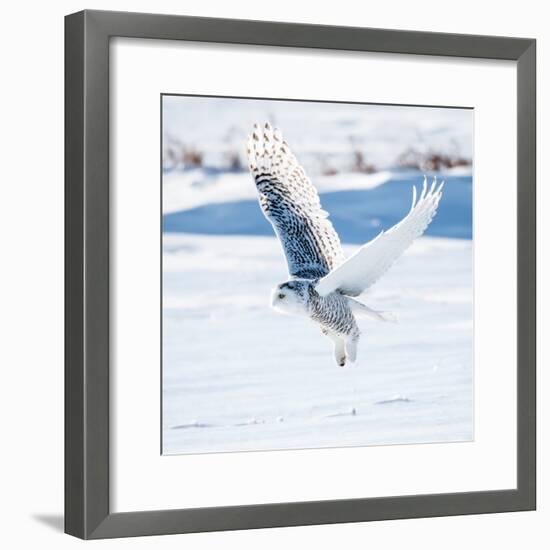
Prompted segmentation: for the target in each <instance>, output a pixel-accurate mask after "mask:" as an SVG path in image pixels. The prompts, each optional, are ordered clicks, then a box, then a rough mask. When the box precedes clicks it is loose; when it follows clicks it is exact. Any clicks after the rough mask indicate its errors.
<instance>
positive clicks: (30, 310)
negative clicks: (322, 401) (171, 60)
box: [0, 0, 550, 550]
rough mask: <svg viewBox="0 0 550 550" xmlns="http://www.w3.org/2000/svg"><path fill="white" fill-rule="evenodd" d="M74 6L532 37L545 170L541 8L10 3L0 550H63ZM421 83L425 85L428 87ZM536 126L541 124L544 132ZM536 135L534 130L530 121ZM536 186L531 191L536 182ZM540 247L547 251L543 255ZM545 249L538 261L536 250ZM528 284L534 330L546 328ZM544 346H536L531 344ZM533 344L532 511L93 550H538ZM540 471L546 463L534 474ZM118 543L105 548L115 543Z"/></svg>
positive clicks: (542, 380)
mask: <svg viewBox="0 0 550 550" xmlns="http://www.w3.org/2000/svg"><path fill="white" fill-rule="evenodd" d="M83 8H93V9H111V10H126V11H142V12H163V13H176V14H187V15H203V16H216V17H234V18H242V19H264V20H279V21H299V22H304V23H326V24H334V25H359V26H370V27H382V28H384V27H385V28H396V29H413V30H426V31H446V32H462V33H479V34H497V35H506V36H527V37H534V38H537V40H538V59H539V63H538V71H539V72H538V83H539V89H538V97H539V105H538V108H539V143H538V150H539V183H540V182H543V181H544V180H545V177H547V175H548V173H549V171H550V167H549V165H548V161H547V159H546V158H544V153H545V150H547V148H548V131H547V128H548V127H549V124H548V123H549V120H548V118H549V116H550V115H549V112H550V110H549V109H548V108H547V106H546V104H545V102H544V97H548V94H549V90H550V86H549V79H550V66H549V57H550V31H549V30H548V25H547V23H546V24H545V23H544V21H545V20H546V18H545V15H546V14H545V11H546V10H545V5H544V3H543V2H539V1H537V0H524V1H523V2H522V3H521V4H518V5H516V4H514V5H510V6H507V5H506V4H504V3H502V2H496V1H494V0H492V1H490V2H484V3H481V2H479V1H472V0H460V2H457V1H455V2H447V3H442V2H441V1H440V0H434V1H432V0H417V1H415V2H410V1H408V0H393V1H390V2H385V3H379V2H376V3H361V2H356V1H354V0H339V2H330V3H329V2H326V3H320V2H315V3H313V2H310V1H305V0H304V1H302V2H297V1H296V0H278V1H277V2H258V1H257V0H256V1H254V0H232V1H231V2H227V1H224V0H201V1H196V0H187V1H186V2H178V1H174V0H171V1H157V2H153V1H147V0H133V1H124V0H111V1H109V2H107V1H98V0H90V1H89V2H77V1H69V0H64V1H59V2H56V3H45V2H44V3H42V2H38V1H35V2H30V1H20V2H17V3H16V2H10V3H7V4H6V5H5V6H4V7H3V9H2V21H3V25H2V33H1V34H0V40H1V41H2V47H1V49H0V52H1V53H0V55H1V59H2V63H1V65H0V67H1V73H0V74H1V81H2V85H1V87H0V94H1V100H0V128H1V133H0V140H1V143H0V159H1V160H0V185H1V199H0V224H1V228H0V235H1V249H0V250H1V258H2V269H1V271H0V280H1V283H0V320H1V326H0V329H1V332H0V333H1V334H2V340H1V342H2V344H1V346H0V354H1V359H0V368H1V371H0V372H1V374H2V378H1V384H0V422H1V432H0V434H1V441H2V451H1V453H0V462H1V467H0V508H1V511H0V518H1V519H2V521H1V523H2V530H1V532H0V537H1V538H2V541H3V543H4V544H5V546H6V547H7V548H33V547H38V545H40V548H50V547H51V548H66V547H67V548H72V547H76V546H77V545H79V544H81V543H80V541H78V540H76V539H73V538H71V537H68V536H66V535H63V534H62V510H63V16H64V15H65V14H67V13H71V12H74V11H78V10H80V9H83ZM428 84H429V85H431V84H433V83H428ZM545 123H546V124H545ZM543 125H544V126H545V127H544V128H541V127H542V126H543ZM540 187H541V188H542V187H543V186H542V185H540ZM548 200H550V199H548V193H547V192H546V189H541V191H540V192H539V229H540V237H539V281H544V280H545V279H546V280H548V279H549V276H550V255H549V253H548V247H547V246H545V243H546V242H547V241H546V237H548V236H549V232H550V221H549V218H548V217H546V219H544V218H543V215H542V214H543V212H545V205H547V207H550V204H547V203H548ZM543 248H546V250H545V251H544V250H543ZM544 252H545V253H544ZM549 296H550V293H549V292H548V288H547V287H546V288H543V285H542V284H540V285H539V334H540V335H541V337H543V335H544V333H545V332H546V330H547V326H548V313H547V311H548V309H549V306H550V298H549ZM542 339H543V338H541V340H542ZM543 344H544V345H542V344H541V345H540V347H539V365H540V367H541V368H539V510H538V511H537V512H530V513H514V514H499V515H486V516H470V517H458V518H438V519H419V520H404V521H398V522H395V521H394V522H379V523H370V524H350V525H337V526H319V527H300V528H287V529H272V530H261V531H243V532H232V533H215V534H199V535H186V536H171V537H154V538H142V539H127V540H119V541H102V542H97V543H93V544H95V545H98V546H99V547H102V548H114V547H117V548H119V547H125V546H126V547H127V546H128V545H132V547H135V548H145V547H150V548H176V547H181V546H182V545H186V547H187V548H193V549H195V548H217V547H219V546H220V545H223V547H225V548H239V549H247V548H266V549H269V548H281V547H290V548H294V547H317V548H334V547H335V546H346V545H352V544H353V545H356V544H358V545H360V546H363V547H364V546H366V545H368V546H369V547H385V548H398V547H407V548H422V549H424V550H429V549H432V548H433V549H435V548H437V549H440V548H442V547H443V548H446V549H448V550H452V549H454V548H463V547H465V546H467V545H472V544H473V545H475V546H476V547H480V548H483V547H485V546H488V545H490V546H491V547H494V548H499V550H500V549H502V550H504V549H508V548H510V549H511V548H517V547H520V546H526V547H529V548H534V549H538V548H546V545H547V543H544V539H547V538H548V522H549V521H550V495H549V491H550V482H549V479H550V476H549V475H548V474H547V469H548V466H547V464H548V456H549V455H550V453H549V452H548V451H549V443H550V436H549V435H548V431H547V430H546V425H547V423H548V421H549V420H550V406H549V405H548V403H547V402H546V401H545V400H544V396H545V395H546V394H547V392H548V390H549V389H550V387H549V384H550V383H549V378H548V377H547V375H546V373H545V372H544V368H543V367H544V364H545V363H546V362H547V359H548V355H549V352H550V349H549V347H548V339H547V338H546V342H544V343H543ZM545 462H546V467H545ZM115 545H116V546H115Z"/></svg>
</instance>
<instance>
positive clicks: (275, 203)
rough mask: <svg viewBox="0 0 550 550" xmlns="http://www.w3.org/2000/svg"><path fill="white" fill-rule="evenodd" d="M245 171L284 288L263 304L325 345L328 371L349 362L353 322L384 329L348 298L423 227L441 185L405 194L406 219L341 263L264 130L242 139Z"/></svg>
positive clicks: (308, 187)
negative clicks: (315, 329) (309, 325)
mask: <svg viewBox="0 0 550 550" xmlns="http://www.w3.org/2000/svg"><path fill="white" fill-rule="evenodd" d="M247 153H248V161H249V168H250V171H251V173H252V176H253V177H254V181H255V183H256V189H257V191H258V198H259V202H260V206H261V208H262V211H263V213H264V215H265V217H266V218H267V219H268V220H269V221H270V222H271V224H272V226H273V229H274V230H275V233H276V235H277V237H278V238H279V241H280V242H281V245H282V247H283V251H284V254H285V256H286V261H287V264H288V272H289V280H288V281H286V282H284V283H281V284H279V285H277V286H276V287H275V288H274V289H273V292H272V296H271V304H272V306H273V307H274V308H275V309H276V310H277V311H279V312H282V313H290V314H297V315H304V316H306V317H309V318H310V319H312V320H313V321H314V322H315V323H317V324H318V325H319V326H320V327H321V331H322V332H323V334H324V335H325V336H327V337H328V338H329V339H330V340H332V342H333V345H334V358H335V360H336V363H337V364H338V365H339V366H341V367H343V366H344V365H345V364H346V361H350V362H355V360H356V357H357V344H358V342H359V337H360V331H359V327H358V326H357V321H356V319H355V317H356V316H365V317H370V318H372V319H376V320H380V321H388V320H390V319H391V318H392V317H391V315H390V314H386V313H383V312H379V311H375V310H374V309H371V308H369V307H368V306H366V305H365V304H363V303H361V302H359V301H358V300H356V299H355V297H357V296H359V295H360V294H361V293H362V292H363V291H364V290H366V289H367V288H369V287H370V286H371V285H372V284H374V283H375V282H376V281H377V280H378V279H379V278H380V277H381V276H382V275H383V274H384V273H385V272H386V271H387V270H388V268H389V267H390V266H391V265H392V264H393V263H394V261H395V260H396V259H397V258H398V257H399V256H401V254H402V253H403V252H404V251H405V250H406V249H407V248H408V247H409V246H410V245H411V243H412V242H413V241H414V240H415V239H416V238H417V237H419V236H420V235H422V233H424V231H425V229H426V228H427V227H428V225H429V224H430V222H431V221H432V218H433V217H434V215H435V213H436V210H437V206H438V204H439V200H440V199H441V193H442V188H443V183H441V184H440V185H439V186H437V185H436V180H435V179H434V181H433V183H432V185H431V186H430V187H429V188H428V186H427V184H426V178H424V184H423V187H422V192H421V194H420V197H419V198H418V200H417V196H416V187H413V198H412V206H411V209H410V211H409V213H408V214H407V215H406V216H405V217H404V218H403V219H402V220H401V221H400V222H399V223H398V224H396V225H394V226H393V227H392V228H391V229H389V230H388V231H382V232H381V233H380V234H379V235H378V236H377V237H375V238H374V239H373V240H371V241H370V242H368V243H366V244H364V245H363V246H362V247H361V248H360V249H359V250H358V251H357V252H356V253H355V254H353V255H352V256H351V257H349V258H348V259H347V260H344V256H343V253H342V248H341V246H340V239H339V238H338V234H337V233H336V231H335V230H334V227H333V226H332V223H331V222H330V220H329V219H328V213H327V212H325V211H324V210H323V209H322V208H321V202H320V200H319V195H318V194H317V191H316V189H315V187H314V186H313V184H312V183H311V181H310V179H309V178H308V177H307V175H306V173H305V171H304V169H303V168H302V167H301V166H300V165H299V164H298V161H297V160H296V157H295V156H294V154H293V153H292V151H291V150H290V148H289V146H288V143H287V142H286V141H284V139H283V136H282V134H281V132H280V130H278V129H277V128H275V129H272V128H271V126H270V124H269V123H266V124H265V125H264V126H263V127H261V128H260V127H259V126H258V125H257V124H256V125H254V130H253V132H252V134H251V135H250V136H249V138H248V144H247Z"/></svg>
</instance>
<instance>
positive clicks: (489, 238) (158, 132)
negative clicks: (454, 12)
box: [65, 11, 536, 538]
mask: <svg viewBox="0 0 550 550" xmlns="http://www.w3.org/2000/svg"><path fill="white" fill-rule="evenodd" d="M535 103H536V98H535V41H534V40H530V39H518V38H503V37H490V36H466V35H449V34H439V33H421V32H410V31H392V30H380V29H361V28H346V27H329V26H317V25H301V24H288V23H284V24H283V23H271V22H257V21H242V20H223V19H209V18H196V17H184V16H168V15H148V14H132V13H118V12H98V11H84V12H79V13H76V14H73V15H69V16H67V18H66V153H65V154H66V365H65V368H66V393H65V395H66V510H65V512H66V532H67V533H70V534H72V535H75V536H78V537H81V538H107V537H123V536H138V535H150V534H165V533H166V534H167V533H186V532H197V531H213V530H226V529H248V528H261V527H276V526H288V525H312V524H321V523H337V522H352V521H369V520H381V519H399V518H411V517H429V516H441V515H458V514H475V513H490V512H503V511H515V510H532V509H534V508H535V479H536V476H535V320H536V315H535V182H536V174H535V154H536V150H535V135H536V134H535Z"/></svg>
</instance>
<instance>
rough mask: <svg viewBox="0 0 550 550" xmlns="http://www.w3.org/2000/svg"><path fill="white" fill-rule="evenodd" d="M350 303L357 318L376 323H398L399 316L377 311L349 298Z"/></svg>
mask: <svg viewBox="0 0 550 550" xmlns="http://www.w3.org/2000/svg"><path fill="white" fill-rule="evenodd" d="M348 303H349V305H350V307H351V310H352V311H353V313H355V315H357V317H368V318H369V319H374V320H375V321H384V322H388V323H396V322H397V316H396V315H394V314H393V313H390V312H388V311H377V310H375V309H372V308H370V307H368V306H366V305H365V304H363V303H361V302H359V301H358V300H354V299H353V298H350V297H349V296H348Z"/></svg>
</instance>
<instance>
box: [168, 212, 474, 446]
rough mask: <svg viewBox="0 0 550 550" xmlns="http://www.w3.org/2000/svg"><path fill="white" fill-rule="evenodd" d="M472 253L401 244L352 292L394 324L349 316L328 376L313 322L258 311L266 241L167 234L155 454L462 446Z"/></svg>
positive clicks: (441, 243) (268, 269) (272, 264)
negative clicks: (346, 352)
mask: <svg viewBox="0 0 550 550" xmlns="http://www.w3.org/2000/svg"><path fill="white" fill-rule="evenodd" d="M266 223H267V222H266ZM344 248H345V253H346V254H350V253H352V252H353V251H354V249H355V248H356V247H350V246H345V247H344ZM471 254H472V247H471V242H470V241H467V240H458V239H454V240H453V239H441V238H429V237H423V238H421V239H419V240H418V241H417V242H416V243H415V244H413V246H412V247H411V248H410V249H409V250H408V251H407V252H406V253H405V255H404V256H403V257H402V258H401V259H400V260H398V262H397V263H396V264H395V265H394V266H393V267H392V269H391V270H390V271H389V272H388V273H387V274H386V276H385V277H384V278H383V279H381V281H380V282H379V283H377V284H376V285H375V286H374V287H373V288H372V290H371V291H370V292H368V293H367V294H365V295H364V296H363V297H362V298H363V300H364V301H365V302H366V303H368V304H369V305H370V306H371V307H374V308H375V309H379V310H384V311H393V312H395V313H396V314H397V315H398V317H399V322H398V323H377V322H373V321H369V320H368V319H365V320H360V321H359V322H360V328H361V330H362V332H363V338H362V345H361V350H360V354H359V358H358V361H357V364H355V365H352V366H349V367H345V368H338V367H336V366H335V365H334V362H333V358H332V350H331V347H330V342H329V341H328V340H326V339H325V338H324V337H323V336H322V335H321V334H320V332H319V330H318V329H317V327H316V326H315V325H314V324H313V323H312V322H311V321H309V320H308V319H306V318H301V317H291V316H283V315H280V314H278V313H276V312H275V311H273V310H272V309H271V308H270V307H269V292H270V289H271V288H272V287H273V286H274V285H275V284H277V283H278V282H280V281H282V280H284V279H285V277H286V268H285V263H284V260H283V258H282V253H281V250H280V245H279V243H278V242H277V240H276V239H275V238H274V237H252V236H208V235H192V234H165V235H164V256H163V261H164V278H163V279H164V288H163V291H164V301H163V382H164V383H163V452H164V453H166V454H179V453H190V452H192V453H200V452H214V451H217V452H220V451H242V450H268V449H293V448H310V447H334V446H348V445H380V444H397V443H428V442H444V441H467V440H471V439H472V437H473V409H472V405H473V402H472V398H473V395H472V392H473V384H472V375H473V373H472V351H473V350H472V287H471V278H472V269H471V266H472V262H471Z"/></svg>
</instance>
